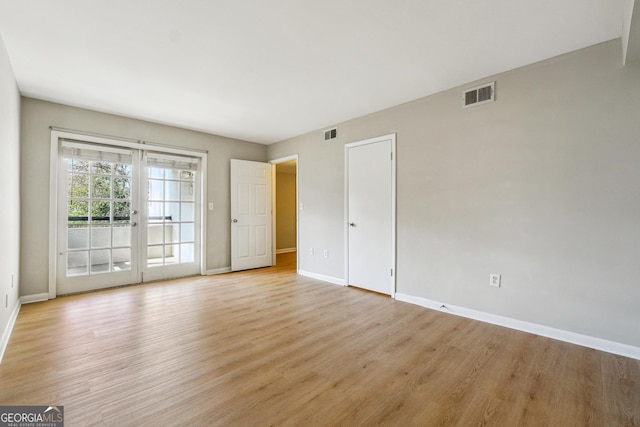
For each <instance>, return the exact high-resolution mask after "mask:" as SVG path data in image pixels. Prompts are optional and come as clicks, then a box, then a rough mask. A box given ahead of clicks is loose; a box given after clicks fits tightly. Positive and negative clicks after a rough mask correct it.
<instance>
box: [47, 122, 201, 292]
mask: <svg viewBox="0 0 640 427" xmlns="http://www.w3.org/2000/svg"><path fill="white" fill-rule="evenodd" d="M49 129H50V130H51V144H50V153H49V299H54V298H55V297H56V296H57V286H56V277H57V268H58V260H57V258H58V176H59V175H58V174H59V170H58V167H59V164H60V162H59V154H58V143H59V141H60V139H74V140H78V141H81V142H87V143H94V144H104V145H110V146H114V147H124V148H130V149H134V150H140V151H156V152H163V153H167V154H178V155H186V156H191V157H198V158H200V167H201V169H202V172H201V173H202V186H201V189H200V200H201V203H200V211H201V212H200V218H201V221H200V223H201V224H200V242H201V244H200V274H201V275H206V264H207V241H206V236H207V221H206V218H207V216H206V210H205V206H206V205H207V203H206V197H205V196H206V194H207V156H208V153H209V152H208V151H207V150H198V149H190V148H182V147H175V146H170V145H165V144H156V143H153V142H148V141H142V140H137V139H131V138H120V137H114V136H109V135H101V134H95V133H91V132H82V131H76V130H70V129H62V128H55V127H53V126H51V127H49ZM140 273H141V270H139V271H138V283H140Z"/></svg>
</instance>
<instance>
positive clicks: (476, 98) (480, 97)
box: [462, 82, 496, 108]
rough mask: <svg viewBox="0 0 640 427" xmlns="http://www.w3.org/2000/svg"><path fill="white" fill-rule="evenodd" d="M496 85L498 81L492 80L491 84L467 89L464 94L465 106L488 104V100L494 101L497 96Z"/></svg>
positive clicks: (463, 102) (463, 101)
mask: <svg viewBox="0 0 640 427" xmlns="http://www.w3.org/2000/svg"><path fill="white" fill-rule="evenodd" d="M495 87H496V82H491V83H489V84H485V85H482V86H478V87H474V88H472V89H468V90H465V91H464V93H463V94H462V105H463V107H465V108H467V107H472V106H476V105H480V104H486V103H487V102H493V101H494V100H495V98H496V97H495Z"/></svg>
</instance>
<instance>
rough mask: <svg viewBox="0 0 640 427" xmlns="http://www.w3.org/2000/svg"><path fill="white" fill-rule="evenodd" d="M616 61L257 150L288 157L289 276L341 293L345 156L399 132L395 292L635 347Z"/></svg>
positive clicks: (577, 56) (584, 63)
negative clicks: (292, 226)
mask: <svg viewBox="0 0 640 427" xmlns="http://www.w3.org/2000/svg"><path fill="white" fill-rule="evenodd" d="M621 51H622V49H621V42H620V39H618V40H614V41H611V42H607V43H604V44H601V45H597V46H593V47H590V48H587V49H584V50H581V51H577V52H573V53H570V54H567V55H563V56H561V57H558V58H554V59H551V60H548V61H545V62H542V63H538V64H534V65H531V66H528V67H524V68H521V69H517V70H514V71H510V72H507V73H503V74H500V75H498V76H494V77H491V78H487V79H484V80H482V82H472V83H469V85H465V86H464V88H469V87H473V86H476V85H477V84H478V83H484V82H488V81H492V80H495V81H496V90H497V100H496V102H495V103H491V104H487V105H484V106H478V107H475V108H467V109H463V108H462V107H461V92H462V90H463V89H464V88H462V87H461V88H455V89H452V90H449V91H446V92H442V93H439V94H436V95H433V96H429V97H426V98H422V99H418V100H416V101H414V102H411V103H408V104H404V105H400V106H397V107H394V108H391V109H388V110H384V111H381V112H379V113H376V114H373V115H370V116H366V117H362V118H358V119H354V120H351V121H348V122H345V123H341V124H339V125H338V134H339V139H338V141H336V142H332V143H325V142H323V140H322V131H321V130H318V131H316V132H311V133H308V134H305V135H302V136H299V137H296V138H293V139H290V140H287V141H283V142H280V143H277V144H274V145H271V146H269V150H268V157H269V158H270V159H275V158H280V157H285V156H289V155H292V154H298V155H299V170H298V183H299V197H300V199H299V203H303V204H304V211H301V212H299V214H300V219H299V232H300V236H299V241H300V248H299V251H300V264H301V265H300V267H299V268H300V269H302V270H305V271H309V272H312V273H316V274H321V275H326V276H333V277H336V278H344V249H343V246H344V220H345V219H344V144H346V143H349V142H354V141H359V140H363V139H366V138H371V137H375V136H380V135H385V134H389V133H394V132H395V133H397V156H398V157H397V168H398V172H397V197H398V200H397V229H398V235H397V239H398V241H397V257H398V261H397V291H398V292H399V293H402V294H406V295H411V296H415V297H420V298H426V299H430V300H435V301H441V302H444V303H448V304H453V305H456V306H461V307H466V308H469V309H473V310H478V311H482V312H486V313H491V314H495V315H499V316H505V317H509V318H513V319H518V320H521V321H526V322H532V323H536V324H540V325H544V326H549V327H552V328H557V329H561V330H565V331H571V332H575V333H578V334H584V335H589V336H592V337H597V338H602V339H605V340H610V341H614V342H618V343H622V344H627V345H631V346H636V347H637V346H640V309H638V303H639V301H640V286H639V283H640V281H639V280H640V279H639V278H640V69H639V68H638V66H637V65H636V66H635V67H634V68H632V67H624V68H623V67H622V55H621ZM381 90H384V82H381ZM327 125H330V124H327ZM310 247H315V248H322V249H329V252H330V254H332V256H331V257H330V258H329V259H326V260H325V259H323V257H322V256H317V254H318V253H320V254H321V253H322V252H320V251H318V250H316V255H315V256H311V255H310V254H309V251H308V248H310ZM492 272H494V273H500V274H502V285H503V286H502V288H500V289H496V288H492V287H489V286H488V282H489V273H492Z"/></svg>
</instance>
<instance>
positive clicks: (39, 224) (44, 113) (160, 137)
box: [20, 98, 266, 295]
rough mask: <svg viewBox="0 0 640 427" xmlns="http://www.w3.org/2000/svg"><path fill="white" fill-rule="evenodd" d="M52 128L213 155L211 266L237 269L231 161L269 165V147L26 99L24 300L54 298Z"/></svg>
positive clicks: (209, 186) (209, 199) (209, 193)
mask: <svg viewBox="0 0 640 427" xmlns="http://www.w3.org/2000/svg"><path fill="white" fill-rule="evenodd" d="M49 126H56V127H61V128H66V129H75V130H82V131H87V132H93V133H99V134H105V135H113V136H119V137H124V138H134V139H140V140H145V141H152V142H156V143H161V144H170V145H177V146H181V147H185V148H196V149H201V150H208V151H209V156H208V183H207V200H205V203H208V202H213V203H214V207H215V209H214V211H213V212H212V211H208V210H207V211H206V221H207V227H208V236H207V245H208V256H207V262H206V266H207V269H209V270H212V269H216V268H224V267H229V266H230V265H231V255H230V253H231V248H230V244H231V240H230V234H231V232H230V223H231V222H230V221H231V219H230V217H229V202H230V195H229V173H230V171H229V160H230V159H231V158H236V159H244V160H254V161H265V160H266V147H265V146H264V145H260V144H254V143H250V142H244V141H238V140H233V139H229V138H224V137H220V136H214V135H209V134H205V133H200V132H193V131H189V130H184V129H179V128H175V127H171V126H164V125H159V124H155V123H150V122H145V121H140V120H134V119H128V118H124V117H120V116H115V115H111V114H104V113H99V112H96V111H90V110H85V109H81V108H74V107H69V106H65V105H61V104H55V103H51V102H46V101H40V100H35V99H31V98H22V127H21V132H22V135H21V136H22V143H21V154H22V165H21V166H22V170H21V178H22V180H21V190H20V194H21V197H22V224H23V227H22V230H21V239H22V240H21V242H22V247H21V252H20V255H21V257H20V271H21V274H22V276H21V277H22V280H21V288H20V293H21V294H22V295H33V294H39V293H45V292H48V277H49V276H48V268H49V265H48V239H49V222H48V218H47V213H48V205H49V150H50V144H51V134H50V130H49Z"/></svg>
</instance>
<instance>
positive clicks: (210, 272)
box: [207, 266, 231, 276]
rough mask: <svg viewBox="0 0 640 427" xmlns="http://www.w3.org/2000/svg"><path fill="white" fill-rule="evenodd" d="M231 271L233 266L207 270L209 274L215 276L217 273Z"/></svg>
mask: <svg viewBox="0 0 640 427" xmlns="http://www.w3.org/2000/svg"><path fill="white" fill-rule="evenodd" d="M224 273H231V267H230V266H229V267H222V268H214V269H213V270H207V276H214V275H216V274H224Z"/></svg>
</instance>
